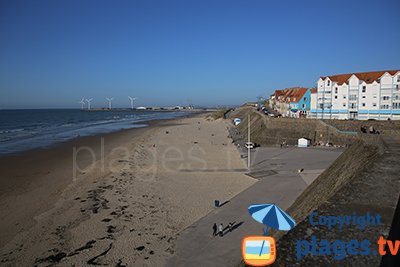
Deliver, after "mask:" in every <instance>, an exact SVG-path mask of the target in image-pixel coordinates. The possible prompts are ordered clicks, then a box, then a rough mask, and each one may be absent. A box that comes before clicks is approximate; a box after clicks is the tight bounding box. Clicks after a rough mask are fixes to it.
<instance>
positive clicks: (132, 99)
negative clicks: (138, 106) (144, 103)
mask: <svg viewBox="0 0 400 267" xmlns="http://www.w3.org/2000/svg"><path fill="white" fill-rule="evenodd" d="M128 98H129V100H130V101H131V109H133V102H135V100H136V97H131V96H128Z"/></svg>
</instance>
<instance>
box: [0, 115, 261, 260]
mask: <svg viewBox="0 0 400 267" xmlns="http://www.w3.org/2000/svg"><path fill="white" fill-rule="evenodd" d="M227 136H228V132H227V129H226V125H225V124H224V123H223V122H221V121H209V120H207V119H205V114H204V113H202V114H193V115H192V114H190V115H188V116H185V117H179V118H174V119H167V120H160V121H151V122H149V126H148V127H144V128H135V129H127V130H122V131H118V132H114V133H110V134H106V135H103V136H90V137H81V138H77V139H74V140H70V141H68V142H66V143H64V144H62V145H60V146H57V148H53V149H47V150H42V151H31V152H28V153H25V154H24V155H23V156H21V155H20V156H12V157H9V158H8V159H5V158H4V157H3V158H0V171H3V172H4V173H5V174H7V171H8V172H9V173H8V175H5V176H7V177H8V178H10V174H14V176H13V177H14V178H15V179H12V180H13V181H12V182H11V183H10V182H8V183H7V181H5V179H4V178H3V179H2V180H1V183H2V185H3V184H4V185H5V186H6V187H1V188H2V190H3V191H2V192H1V196H0V203H1V209H2V211H4V214H5V216H4V217H3V218H2V221H1V226H2V229H3V231H2V237H1V240H0V241H1V244H0V247H1V250H0V251H1V254H0V255H1V258H2V262H5V263H10V262H11V263H12V264H18V265H22V266H24V265H32V263H34V264H36V265H38V266H42V265H43V266H46V264H47V265H48V264H49V263H54V262H51V261H52V260H51V259H53V258H52V257H53V256H54V257H55V256H57V255H58V254H59V253H61V252H62V253H64V254H65V255H64V254H62V255H64V256H63V257H62V258H64V259H63V260H62V259H59V261H61V260H62V262H63V263H64V264H67V265H71V264H77V265H86V264H87V262H86V261H87V260H88V258H89V259H90V257H89V256H90V255H92V256H93V255H96V253H97V254H100V253H101V252H103V251H104V250H105V249H106V248H107V247H108V246H115V247H116V248H115V249H112V250H111V252H109V253H108V254H109V256H107V257H105V258H104V263H106V264H114V265H115V264H116V263H117V262H119V261H120V260H121V261H122V262H123V263H129V264H132V263H134V264H149V263H150V262H151V263H154V264H156V265H159V264H164V263H165V262H166V259H168V258H169V257H170V256H171V254H173V253H174V246H175V239H176V236H177V235H178V234H179V232H181V231H182V230H183V229H186V228H187V227H189V226H190V225H191V224H192V223H194V222H195V221H197V220H198V219H200V218H202V217H203V216H205V215H207V214H208V213H209V212H210V211H211V210H212V209H213V201H214V199H220V200H229V199H230V198H232V197H233V196H235V195H236V194H238V193H240V192H241V191H243V190H244V189H246V188H247V187H248V186H250V185H252V184H253V183H254V182H255V180H254V179H252V178H250V177H247V176H246V175H244V170H245V169H244V163H243V161H242V160H241V159H240V156H239V152H238V151H237V149H236V147H235V146H234V145H233V144H231V142H230V139H228V137H227ZM101 138H104V148H103V150H102V149H101V148H100V147H99V146H100V143H101ZM73 146H76V147H81V146H82V147H87V148H90V149H92V151H93V154H91V153H89V152H87V151H86V152H85V151H82V154H79V156H78V157H77V162H79V167H80V169H81V170H82V169H84V168H85V167H87V168H86V169H85V170H84V171H82V172H79V173H78V174H77V176H76V179H75V180H73V179H72V177H71V169H72V168H71V167H72V160H71V156H72V149H73ZM102 151H103V152H102ZM152 151H153V152H154V153H155V154H153V156H154V155H155V156H156V157H155V158H152V156H151V153H152ZM80 153H81V152H80ZM99 153H103V154H104V157H103V158H100V159H99V158H98V157H97V155H99ZM92 155H96V159H99V160H97V161H92ZM161 156H167V158H166V159H165V158H162V157H161ZM16 158H18V160H16ZM7 161H8V162H7ZM37 162H41V164H38V163H37ZM102 164H105V165H107V164H109V165H107V166H108V167H107V166H106V168H104V166H102ZM204 168H205V169H204ZM7 180H10V179H7ZM104 232H105V233H106V235H104ZM128 236H129V238H128ZM127 238H128V239H127ZM132 242H133V243H132ZM86 243H90V244H92V243H96V245H95V246H94V245H91V246H93V248H91V247H89V248H88V249H82V250H83V251H82V252H81V250H79V253H78V252H74V249H78V248H79V247H81V246H84V245H85V244H86ZM132 244H135V246H136V245H137V247H139V249H138V250H137V251H136V252H135V253H133V254H132V253H128V254H126V253H122V255H123V257H122V256H121V258H120V259H117V258H116V257H119V255H120V254H121V253H118V250H121V251H125V250H126V249H128V248H129V249H132V246H133V245H132ZM141 246H143V247H145V248H146V249H143V251H142V250H141V249H140V248H141ZM58 252H59V253H58ZM52 253H54V254H52ZM144 253H147V254H148V255H147V256H146V255H143V254H144ZM78 254H79V255H78ZM154 254H156V256H154ZM18 255H19V256H18ZM49 259H50V260H49ZM40 263H42V264H40ZM56 263H58V262H56Z"/></svg>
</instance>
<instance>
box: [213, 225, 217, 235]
mask: <svg viewBox="0 0 400 267" xmlns="http://www.w3.org/2000/svg"><path fill="white" fill-rule="evenodd" d="M216 235H217V224H216V223H214V225H213V236H216Z"/></svg>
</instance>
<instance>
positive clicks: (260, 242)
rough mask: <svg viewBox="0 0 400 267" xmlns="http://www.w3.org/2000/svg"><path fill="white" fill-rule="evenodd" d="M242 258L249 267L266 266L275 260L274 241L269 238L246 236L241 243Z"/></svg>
mask: <svg viewBox="0 0 400 267" xmlns="http://www.w3.org/2000/svg"><path fill="white" fill-rule="evenodd" d="M242 256H243V260H244V262H245V263H246V264H248V265H251V266H267V265H270V264H272V263H274V261H275V259H276V244H275V239H274V238H273V237H270V236H247V237H245V238H243V241H242Z"/></svg>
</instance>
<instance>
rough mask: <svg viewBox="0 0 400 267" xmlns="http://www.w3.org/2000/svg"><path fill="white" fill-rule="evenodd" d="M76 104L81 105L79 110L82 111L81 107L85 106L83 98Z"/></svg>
mask: <svg viewBox="0 0 400 267" xmlns="http://www.w3.org/2000/svg"><path fill="white" fill-rule="evenodd" d="M78 103H79V104H81V109H83V107H84V106H85V98H82V100H81V101H79V102H78Z"/></svg>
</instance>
